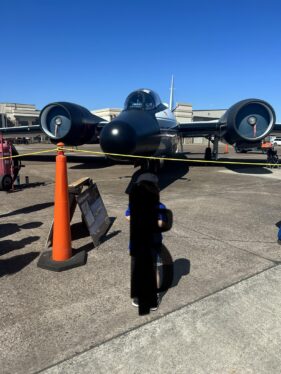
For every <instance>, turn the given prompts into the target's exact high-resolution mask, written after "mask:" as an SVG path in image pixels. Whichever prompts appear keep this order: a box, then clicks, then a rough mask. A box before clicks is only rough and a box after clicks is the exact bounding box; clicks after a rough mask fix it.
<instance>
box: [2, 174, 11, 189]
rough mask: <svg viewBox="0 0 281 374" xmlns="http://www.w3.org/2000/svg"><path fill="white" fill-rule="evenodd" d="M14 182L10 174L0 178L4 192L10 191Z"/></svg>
mask: <svg viewBox="0 0 281 374" xmlns="http://www.w3.org/2000/svg"><path fill="white" fill-rule="evenodd" d="M12 185H13V180H12V177H11V176H10V175H9V174H5V175H3V176H1V177H0V188H1V190H3V191H9V190H10V189H11V188H12Z"/></svg>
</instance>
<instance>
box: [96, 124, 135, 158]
mask: <svg viewBox="0 0 281 374" xmlns="http://www.w3.org/2000/svg"><path fill="white" fill-rule="evenodd" d="M100 146H101V148H102V150H103V152H105V153H117V154H122V155H130V154H132V153H133V152H134V150H135V148H136V133H135V130H134V129H133V128H132V126H130V125H129V124H128V123H126V122H122V121H118V120H115V121H113V122H111V123H109V124H108V125H105V126H104V128H103V129H102V132H101V135H100Z"/></svg>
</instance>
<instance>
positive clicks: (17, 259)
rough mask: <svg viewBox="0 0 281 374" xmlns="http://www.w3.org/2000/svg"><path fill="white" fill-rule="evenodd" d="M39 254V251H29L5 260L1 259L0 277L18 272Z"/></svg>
mask: <svg viewBox="0 0 281 374" xmlns="http://www.w3.org/2000/svg"><path fill="white" fill-rule="evenodd" d="M38 256H39V252H29V253H26V254H23V255H18V256H14V257H11V258H8V259H5V260H0V277H3V276H4V275H9V274H14V273H17V272H18V271H20V270H22V269H23V268H24V267H26V266H27V265H29V264H30V263H31V262H32V261H33V260H34V259H35V258H36V257H38Z"/></svg>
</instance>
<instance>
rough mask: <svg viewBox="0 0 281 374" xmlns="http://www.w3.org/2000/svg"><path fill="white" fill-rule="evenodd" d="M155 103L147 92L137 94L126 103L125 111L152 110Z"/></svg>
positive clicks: (131, 96)
mask: <svg viewBox="0 0 281 374" xmlns="http://www.w3.org/2000/svg"><path fill="white" fill-rule="evenodd" d="M155 106H156V105H155V101H154V98H153V96H152V95H150V94H149V93H146V92H141V91H139V92H135V93H133V94H132V95H130V96H129V97H128V99H127V100H126V103H125V109H144V110H151V109H154V108H155Z"/></svg>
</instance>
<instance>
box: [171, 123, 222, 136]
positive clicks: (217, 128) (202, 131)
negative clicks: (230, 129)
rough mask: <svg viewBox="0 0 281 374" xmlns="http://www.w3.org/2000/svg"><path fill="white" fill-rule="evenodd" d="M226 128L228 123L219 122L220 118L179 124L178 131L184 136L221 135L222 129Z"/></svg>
mask: <svg viewBox="0 0 281 374" xmlns="http://www.w3.org/2000/svg"><path fill="white" fill-rule="evenodd" d="M225 128H226V124H224V123H221V122H219V120H212V121H196V122H187V123H181V124H178V126H177V132H178V133H179V134H180V135H181V136H182V137H183V138H188V137H196V136H211V135H217V136H220V135H221V132H222V130H224V129H225Z"/></svg>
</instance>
